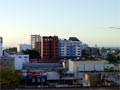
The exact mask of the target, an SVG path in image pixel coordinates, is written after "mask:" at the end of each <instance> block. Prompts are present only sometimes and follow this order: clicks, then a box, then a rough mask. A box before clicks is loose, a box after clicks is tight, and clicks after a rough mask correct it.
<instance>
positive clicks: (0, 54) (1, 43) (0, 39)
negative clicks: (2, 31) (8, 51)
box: [0, 37, 3, 57]
mask: <svg viewBox="0 0 120 90" xmlns="http://www.w3.org/2000/svg"><path fill="white" fill-rule="evenodd" d="M2 45H3V38H2V37H0V57H1V56H2V49H3V48H2V47H3V46H2Z"/></svg>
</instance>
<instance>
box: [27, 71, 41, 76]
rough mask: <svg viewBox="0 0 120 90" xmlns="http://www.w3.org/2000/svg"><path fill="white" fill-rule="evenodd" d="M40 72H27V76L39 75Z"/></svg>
mask: <svg viewBox="0 0 120 90" xmlns="http://www.w3.org/2000/svg"><path fill="white" fill-rule="evenodd" d="M39 75H40V72H27V76H39Z"/></svg>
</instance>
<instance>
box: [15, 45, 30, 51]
mask: <svg viewBox="0 0 120 90" xmlns="http://www.w3.org/2000/svg"><path fill="white" fill-rule="evenodd" d="M27 49H31V45H29V44H19V45H18V46H17V51H18V52H22V51H25V50H27Z"/></svg>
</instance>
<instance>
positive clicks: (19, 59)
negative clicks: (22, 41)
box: [14, 55, 29, 70]
mask: <svg viewBox="0 0 120 90" xmlns="http://www.w3.org/2000/svg"><path fill="white" fill-rule="evenodd" d="M14 63H15V66H14V68H15V70H22V67H23V64H24V63H29V55H16V56H15V59H14Z"/></svg>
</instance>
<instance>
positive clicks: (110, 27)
mask: <svg viewBox="0 0 120 90" xmlns="http://www.w3.org/2000/svg"><path fill="white" fill-rule="evenodd" d="M108 28H109V29H120V27H108Z"/></svg>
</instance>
